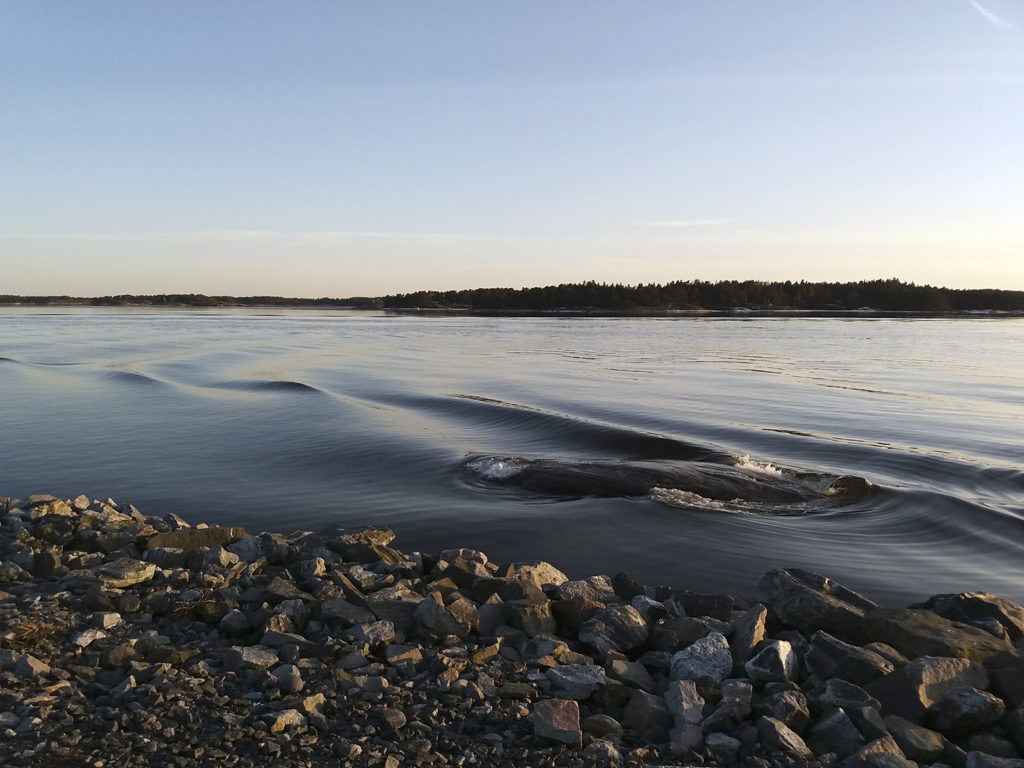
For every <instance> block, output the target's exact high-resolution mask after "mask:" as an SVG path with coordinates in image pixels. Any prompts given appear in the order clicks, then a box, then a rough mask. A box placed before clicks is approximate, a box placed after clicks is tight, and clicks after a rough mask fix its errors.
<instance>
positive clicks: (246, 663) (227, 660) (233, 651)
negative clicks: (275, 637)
mask: <svg viewBox="0 0 1024 768" xmlns="http://www.w3.org/2000/svg"><path fill="white" fill-rule="evenodd" d="M279 660H280V659H279V657H278V655H277V653H276V652H274V651H272V650H270V649H269V648H260V647H258V646H255V645H247V646H242V647H238V646H235V647H234V648H230V649H229V650H228V651H227V652H225V654H224V668H225V669H226V670H228V671H233V670H239V669H270V667H272V666H274V665H275V664H277V662H278V661H279Z"/></svg>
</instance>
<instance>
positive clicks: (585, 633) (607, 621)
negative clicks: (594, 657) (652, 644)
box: [579, 605, 650, 655]
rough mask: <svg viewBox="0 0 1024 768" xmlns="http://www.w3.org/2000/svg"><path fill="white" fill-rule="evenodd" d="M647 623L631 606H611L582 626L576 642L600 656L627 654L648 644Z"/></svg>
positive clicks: (648, 631)
mask: <svg viewBox="0 0 1024 768" xmlns="http://www.w3.org/2000/svg"><path fill="white" fill-rule="evenodd" d="M649 633H650V630H649V629H648V627H647V622H646V621H645V620H644V617H643V616H641V615H640V612H639V611H637V609H636V608H634V607H633V606H632V605H611V606H608V607H607V608H605V609H604V610H602V611H598V612H597V613H596V614H595V615H594V617H593V618H591V619H588V620H587V621H585V622H583V625H582V626H581V627H580V632H579V639H580V640H581V641H582V642H584V643H586V644H587V645H589V646H590V647H591V648H593V649H594V650H595V651H597V652H598V653H599V654H601V655H605V654H607V653H608V652H609V651H630V650H633V649H634V648H639V647H640V646H641V645H643V644H644V643H645V642H646V641H647V637H648V635H649Z"/></svg>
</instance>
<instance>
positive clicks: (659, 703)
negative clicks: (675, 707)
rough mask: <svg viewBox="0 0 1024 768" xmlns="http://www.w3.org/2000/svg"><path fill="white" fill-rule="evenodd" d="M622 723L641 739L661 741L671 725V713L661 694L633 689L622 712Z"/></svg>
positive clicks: (666, 735)
mask: <svg viewBox="0 0 1024 768" xmlns="http://www.w3.org/2000/svg"><path fill="white" fill-rule="evenodd" d="M622 724H623V725H625V726H626V727H628V728H632V729H633V730H634V731H636V732H637V734H639V735H640V737H641V738H642V739H645V740H647V741H651V742H656V743H663V742H664V741H665V740H666V739H667V737H668V729H669V728H670V727H671V725H672V715H671V714H670V713H669V711H668V706H667V705H666V704H665V700H664V699H663V698H662V697H661V696H655V695H654V694H652V693H647V692H646V691H634V692H633V696H632V697H631V698H630V700H629V703H628V704H627V705H626V708H625V710H624V711H623V713H622Z"/></svg>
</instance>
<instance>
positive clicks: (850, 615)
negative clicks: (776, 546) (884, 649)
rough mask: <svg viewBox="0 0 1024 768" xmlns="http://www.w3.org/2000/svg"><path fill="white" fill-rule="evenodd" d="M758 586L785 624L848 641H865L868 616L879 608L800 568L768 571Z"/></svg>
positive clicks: (853, 593) (851, 592)
mask: <svg viewBox="0 0 1024 768" xmlns="http://www.w3.org/2000/svg"><path fill="white" fill-rule="evenodd" d="M758 586H759V587H760V589H761V591H762V592H764V593H765V594H766V595H767V596H768V598H769V600H768V603H769V605H770V606H771V608H772V610H773V611H774V612H775V614H776V615H777V616H778V617H779V619H781V620H782V621H783V622H785V623H786V624H789V625H791V626H794V627H796V628H797V629H799V630H801V631H804V632H814V631H817V630H825V631H826V632H828V633H830V634H832V635H835V636H836V637H839V638H842V639H844V640H847V641H849V642H856V641H857V640H860V639H866V638H865V634H864V617H865V614H866V613H867V612H868V611H870V610H873V609H875V608H877V607H878V606H877V604H875V603H873V602H872V601H871V600H868V599H867V598H866V597H864V596H863V595H859V594H857V593H856V592H854V591H853V590H851V589H847V588H846V587H843V586H841V585H839V584H837V583H836V582H834V581H832V580H831V579H828V578H826V577H824V576H820V575H819V574H816V573H811V572H810V571H805V570H802V569H799V568H791V569H789V570H773V571H769V572H768V573H766V574H765V575H764V576H763V577H762V578H761V581H760V582H759V584H758Z"/></svg>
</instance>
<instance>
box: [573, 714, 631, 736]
mask: <svg viewBox="0 0 1024 768" xmlns="http://www.w3.org/2000/svg"><path fill="white" fill-rule="evenodd" d="M582 727H583V732H584V733H589V734H590V735H591V736H594V737H595V738H598V739H601V738H605V737H609V738H613V739H614V738H617V737H618V736H620V735H621V734H622V724H621V723H620V722H619V721H618V720H616V719H615V718H614V717H611V716H610V715H606V714H603V713H598V714H596V715H589V716H587V717H586V718H585V719H584V720H583V724H582Z"/></svg>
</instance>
